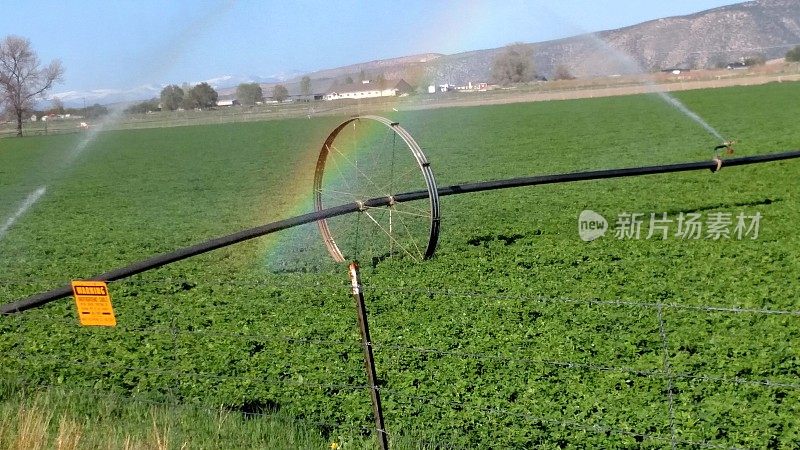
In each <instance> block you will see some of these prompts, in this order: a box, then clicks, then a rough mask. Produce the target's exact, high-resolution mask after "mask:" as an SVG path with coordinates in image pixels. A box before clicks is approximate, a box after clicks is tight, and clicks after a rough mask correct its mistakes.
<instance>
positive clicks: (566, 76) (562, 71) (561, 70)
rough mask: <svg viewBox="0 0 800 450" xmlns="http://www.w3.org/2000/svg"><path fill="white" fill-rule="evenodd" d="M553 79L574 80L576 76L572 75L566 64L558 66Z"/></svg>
mask: <svg viewBox="0 0 800 450" xmlns="http://www.w3.org/2000/svg"><path fill="white" fill-rule="evenodd" d="M553 78H554V79H556V80H574V79H575V76H574V75H572V72H570V70H569V67H567V66H565V65H564V64H559V65H557V66H556V71H555V74H554V75H553Z"/></svg>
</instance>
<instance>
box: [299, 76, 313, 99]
mask: <svg viewBox="0 0 800 450" xmlns="http://www.w3.org/2000/svg"><path fill="white" fill-rule="evenodd" d="M300 93H301V94H303V95H305V96H308V95H309V94H311V77H309V76H308V75H306V76H304V77H303V79H302V80H300Z"/></svg>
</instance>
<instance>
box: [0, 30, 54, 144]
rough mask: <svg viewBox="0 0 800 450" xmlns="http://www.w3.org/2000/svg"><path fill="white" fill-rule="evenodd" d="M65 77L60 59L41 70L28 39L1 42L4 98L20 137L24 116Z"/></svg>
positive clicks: (0, 75)
mask: <svg viewBox="0 0 800 450" xmlns="http://www.w3.org/2000/svg"><path fill="white" fill-rule="evenodd" d="M63 75H64V68H63V67H62V66H61V61H59V60H57V59H56V60H53V61H52V62H50V64H48V65H47V66H45V67H41V62H40V61H39V57H38V56H36V53H35V52H34V51H33V49H32V48H31V41H29V40H28V39H25V38H23V37H19V36H13V35H12V36H6V38H5V39H3V41H2V42H0V98H2V103H5V104H6V106H7V107H8V108H9V109H10V110H11V111H12V112H13V113H14V115H15V117H16V119H17V136H22V116H23V115H24V114H25V112H26V111H28V110H30V109H31V107H32V106H33V105H32V103H33V101H34V100H35V99H37V98H41V97H43V95H44V93H45V92H47V90H48V89H50V88H51V87H52V86H53V84H54V83H56V82H59V81H61V77H62V76H63Z"/></svg>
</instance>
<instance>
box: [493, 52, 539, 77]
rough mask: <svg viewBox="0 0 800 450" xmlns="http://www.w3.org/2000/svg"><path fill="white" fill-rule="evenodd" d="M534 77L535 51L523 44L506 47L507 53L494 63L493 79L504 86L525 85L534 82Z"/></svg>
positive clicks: (500, 55)
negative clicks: (527, 82)
mask: <svg viewBox="0 0 800 450" xmlns="http://www.w3.org/2000/svg"><path fill="white" fill-rule="evenodd" d="M534 75H535V73H534V68H533V51H532V50H531V47H530V46H529V45H526V44H523V43H521V42H517V43H514V44H511V45H508V46H506V49H505V51H504V52H503V53H501V54H499V55H497V57H495V59H494V61H493V62H492V79H494V81H495V82H497V83H500V84H503V85H509V84H512V83H524V82H526V81H530V80H532V79H533V77H534Z"/></svg>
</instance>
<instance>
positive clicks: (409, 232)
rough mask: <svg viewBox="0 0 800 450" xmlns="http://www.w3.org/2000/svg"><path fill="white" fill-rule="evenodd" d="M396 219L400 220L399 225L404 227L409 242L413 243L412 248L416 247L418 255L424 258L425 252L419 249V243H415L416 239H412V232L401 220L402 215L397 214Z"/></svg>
mask: <svg viewBox="0 0 800 450" xmlns="http://www.w3.org/2000/svg"><path fill="white" fill-rule="evenodd" d="M397 219H398V220H399V221H400V225H402V226H403V228H405V230H406V234H408V237H409V240H410V241H411V243H412V244H414V248H416V249H417V254H418V255H419V257H420V259H422V258H424V257H425V254H424V253H423V252H422V250H420V249H419V245H417V240H416V239H414V233H412V232H411V230H409V229H408V225H406V222H405V220H403V217H402V216H397Z"/></svg>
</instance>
